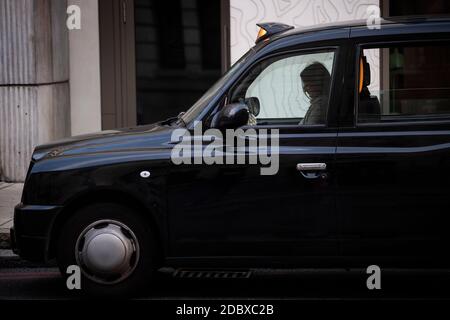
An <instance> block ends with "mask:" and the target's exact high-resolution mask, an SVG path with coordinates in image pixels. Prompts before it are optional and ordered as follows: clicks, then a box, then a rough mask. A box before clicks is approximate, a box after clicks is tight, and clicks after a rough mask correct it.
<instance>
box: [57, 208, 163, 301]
mask: <svg viewBox="0 0 450 320" xmlns="http://www.w3.org/2000/svg"><path fill="white" fill-rule="evenodd" d="M99 220H115V221H118V222H120V223H122V224H124V225H126V226H127V227H128V228H129V230H131V231H132V232H133V233H134V235H135V237H136V239H137V242H138V243H139V251H140V253H139V259H137V263H136V265H135V268H134V271H132V273H131V274H130V275H129V276H128V277H127V278H126V279H124V280H122V281H120V282H118V283H115V284H103V283H98V282H96V281H93V280H92V279H90V278H89V277H87V276H86V275H85V274H84V272H82V274H81V290H80V291H81V294H82V295H85V294H87V295H90V296H96V297H128V296H136V295H137V294H139V293H140V291H142V290H143V289H147V288H149V286H150V285H151V282H152V280H153V279H154V274H155V271H156V269H157V267H158V251H157V249H158V246H157V245H156V240H155V234H154V233H153V232H152V230H151V227H150V225H149V223H148V222H147V221H145V220H144V219H142V218H141V217H140V216H139V215H138V214H137V212H135V210H132V209H130V208H127V207H125V206H123V205H118V204H113V203H98V204H92V205H89V206H86V207H83V208H81V209H79V210H78V211H77V212H75V214H74V215H73V216H72V217H71V218H70V219H69V220H68V221H67V222H66V223H65V224H64V226H63V227H62V229H61V232H60V236H59V238H58V247H57V260H58V266H59V269H60V271H61V274H62V275H63V277H64V278H65V279H67V277H68V276H69V275H67V274H66V270H67V267H68V266H70V265H77V260H76V257H75V252H76V244H77V240H78V238H79V236H80V235H81V234H82V233H83V230H85V229H86V228H87V227H88V226H89V225H91V224H92V223H95V222H96V221H99Z"/></svg>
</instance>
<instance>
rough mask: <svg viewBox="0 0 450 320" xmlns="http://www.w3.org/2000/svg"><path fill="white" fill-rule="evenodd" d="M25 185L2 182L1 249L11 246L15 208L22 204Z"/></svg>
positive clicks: (0, 208) (0, 190)
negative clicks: (10, 230)
mask: <svg viewBox="0 0 450 320" xmlns="http://www.w3.org/2000/svg"><path fill="white" fill-rule="evenodd" d="M22 189H23V183H7V182H0V249H7V248H9V246H10V238H9V228H11V227H12V225H13V215H14V207H15V206H16V205H17V204H18V203H19V202H20V198H21V196H22Z"/></svg>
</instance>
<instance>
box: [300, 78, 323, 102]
mask: <svg viewBox="0 0 450 320" xmlns="http://www.w3.org/2000/svg"><path fill="white" fill-rule="evenodd" d="M303 91H304V92H305V94H306V95H307V96H308V97H310V98H316V97H318V96H320V94H321V91H322V88H321V87H320V85H318V84H317V83H314V82H310V81H303Z"/></svg>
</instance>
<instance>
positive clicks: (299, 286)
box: [0, 256, 450, 301]
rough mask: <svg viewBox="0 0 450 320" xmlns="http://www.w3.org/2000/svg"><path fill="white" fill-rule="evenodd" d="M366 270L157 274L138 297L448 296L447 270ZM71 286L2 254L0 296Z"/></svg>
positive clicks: (33, 295)
mask: <svg viewBox="0 0 450 320" xmlns="http://www.w3.org/2000/svg"><path fill="white" fill-rule="evenodd" d="M366 280H367V275H366V274H365V273H364V272H350V273H342V272H339V273H337V272H336V273H333V272H331V273H327V274H324V273H320V272H309V273H306V274H298V273H293V272H283V273H280V272H272V273H264V274H255V275H254V276H252V277H251V278H250V279H185V278H173V277H172V276H171V275H168V274H161V277H160V279H159V280H158V281H157V282H156V283H155V284H154V286H153V287H152V288H150V289H149V291H148V293H146V294H145V295H144V296H141V297H138V298H139V299H155V300H185V299H188V300H192V299H194V300H197V299H198V300H202V299H208V300H209V299H213V300H227V299H242V300H248V299H295V300H297V299H298V300H307V301H316V300H320V301H321V300H361V299H362V300H368V301H370V300H405V299H406V300H410V299H411V300H417V299H425V300H442V299H444V300H450V290H448V288H449V286H450V275H449V274H448V273H440V274H437V275H436V274H434V275H429V274H420V273H419V274H417V273H411V274H398V273H387V274H382V278H381V290H368V289H367V287H366ZM82 297H83V294H82V290H81V292H80V291H78V292H73V291H69V290H67V289H66V287H65V283H64V281H63V280H62V278H61V276H60V275H59V272H58V270H57V269H56V268H48V267H43V266H39V265H33V264H30V263H27V262H25V261H22V260H20V259H18V258H17V257H14V256H10V257H0V300H6V299H46V300H47V299H50V300H53V299H57V300H60V299H62V300H67V299H80V298H82Z"/></svg>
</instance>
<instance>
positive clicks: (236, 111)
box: [211, 102, 250, 129]
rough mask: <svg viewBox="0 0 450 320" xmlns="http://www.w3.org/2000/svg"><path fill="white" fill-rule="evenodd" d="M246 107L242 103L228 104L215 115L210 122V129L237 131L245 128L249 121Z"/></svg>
mask: <svg viewBox="0 0 450 320" xmlns="http://www.w3.org/2000/svg"><path fill="white" fill-rule="evenodd" d="M249 112H250V111H249V109H248V106H247V105H246V104H245V103H243V102H239V103H232V104H228V105H226V106H225V107H223V109H222V110H221V111H220V112H218V113H216V114H215V115H214V117H213V119H212V121H211V128H215V129H237V128H239V127H242V126H245V125H246V124H247V123H248V119H249Z"/></svg>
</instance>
